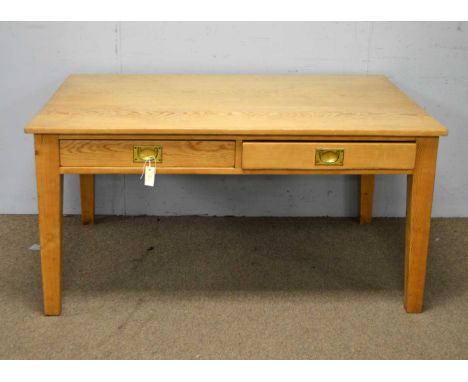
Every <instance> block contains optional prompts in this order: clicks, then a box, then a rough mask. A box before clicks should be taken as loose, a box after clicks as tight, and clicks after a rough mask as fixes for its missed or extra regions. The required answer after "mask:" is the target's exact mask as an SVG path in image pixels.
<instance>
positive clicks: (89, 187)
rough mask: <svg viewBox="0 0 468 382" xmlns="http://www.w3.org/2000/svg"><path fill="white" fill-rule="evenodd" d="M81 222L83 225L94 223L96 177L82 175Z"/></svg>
mask: <svg viewBox="0 0 468 382" xmlns="http://www.w3.org/2000/svg"><path fill="white" fill-rule="evenodd" d="M80 194H81V221H82V223H83V224H93V223H94V175H92V174H81V175H80Z"/></svg>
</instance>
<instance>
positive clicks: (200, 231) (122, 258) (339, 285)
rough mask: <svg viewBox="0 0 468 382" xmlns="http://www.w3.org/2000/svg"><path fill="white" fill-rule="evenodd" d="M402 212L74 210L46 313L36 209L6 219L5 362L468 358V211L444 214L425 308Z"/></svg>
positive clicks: (2, 270) (1, 354) (0, 293)
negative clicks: (57, 300) (303, 214)
mask: <svg viewBox="0 0 468 382" xmlns="http://www.w3.org/2000/svg"><path fill="white" fill-rule="evenodd" d="M403 236H404V220H403V219H375V220H374V221H373V223H372V224H371V225H368V226H360V225H359V224H357V222H356V221H355V220H354V219H345V218H343V219H336V218H335V219H331V218H216V217H164V218H156V217H99V218H98V219H97V223H96V224H95V225H93V226H82V225H81V224H80V219H79V217H77V216H70V217H65V218H64V248H63V250H64V259H63V297H64V299H63V304H64V305H63V313H62V316H60V317H44V316H43V315H42V311H41V309H42V305H41V304H42V303H41V286H40V258H39V252H37V251H32V250H29V249H28V248H29V247H30V246H31V245H32V244H34V243H37V242H38V228H37V217H35V216H11V215H10V216H5V215H3V216H0V313H1V314H0V358H2V359H16V358H19V359H37V358H39V359H83V358H84V359H109V358H111V359H140V358H142V359H421V358H422V359H447V358H449V359H452V358H454V359H460V358H462V359H466V358H468V219H434V220H433V226H432V235H431V243H430V251H431V254H430V257H429V262H428V277H427V286H426V298H425V311H424V313H422V314H406V313H405V312H404V310H403V305H402V301H403V291H402V285H403V256H404V254H403V247H404V237H403Z"/></svg>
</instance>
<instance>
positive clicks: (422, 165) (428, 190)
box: [405, 138, 439, 313]
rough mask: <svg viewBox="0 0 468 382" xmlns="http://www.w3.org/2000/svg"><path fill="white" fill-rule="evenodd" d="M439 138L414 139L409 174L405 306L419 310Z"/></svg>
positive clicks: (421, 302)
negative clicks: (413, 158) (413, 161)
mask: <svg viewBox="0 0 468 382" xmlns="http://www.w3.org/2000/svg"><path fill="white" fill-rule="evenodd" d="M438 141H439V139H438V138H421V139H417V141H416V164H415V168H414V172H413V174H412V175H408V193H407V207H406V208H407V211H406V248H405V309H406V311H407V312H408V313H419V312H421V311H422V307H423V299H424V284H425V278H426V262H427V253H428V247H429V231H430V225H431V211H432V195H433V191H434V179H435V169H436V159H437V146H438Z"/></svg>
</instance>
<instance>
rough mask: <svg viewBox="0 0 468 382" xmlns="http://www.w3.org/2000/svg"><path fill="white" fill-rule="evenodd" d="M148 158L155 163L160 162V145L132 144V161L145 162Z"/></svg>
mask: <svg viewBox="0 0 468 382" xmlns="http://www.w3.org/2000/svg"><path fill="white" fill-rule="evenodd" d="M150 159H152V160H154V161H155V162H156V163H161V162H162V146H133V161H134V162H145V161H147V160H150Z"/></svg>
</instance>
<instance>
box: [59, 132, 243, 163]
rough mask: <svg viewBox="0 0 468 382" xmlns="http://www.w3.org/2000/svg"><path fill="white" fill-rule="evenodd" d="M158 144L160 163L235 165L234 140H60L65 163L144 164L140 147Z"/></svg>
mask: <svg viewBox="0 0 468 382" xmlns="http://www.w3.org/2000/svg"><path fill="white" fill-rule="evenodd" d="M138 147H140V148H143V149H144V148H146V147H158V149H159V150H160V155H159V157H158V161H159V163H158V164H157V166H158V167H234V163H235V143H234V141H187V140H186V141H154V140H138V141H137V140H84V139H64V140H61V141H60V165H61V166H64V167H68V166H69V167H73V166H75V167H79V166H87V167H142V165H143V163H142V162H141V161H136V160H135V159H134V156H135V155H136V152H137V148H138Z"/></svg>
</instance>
